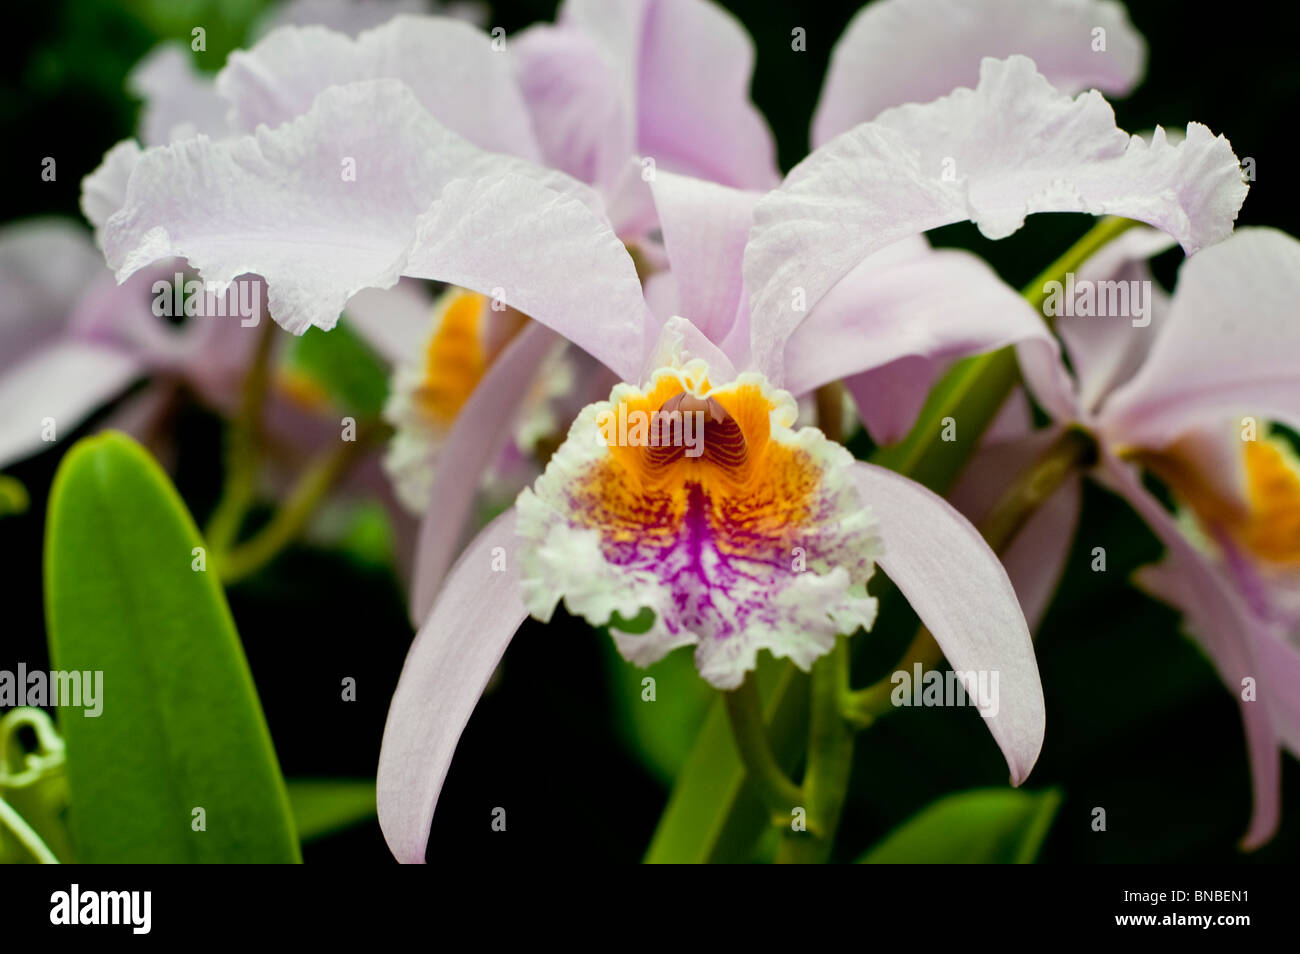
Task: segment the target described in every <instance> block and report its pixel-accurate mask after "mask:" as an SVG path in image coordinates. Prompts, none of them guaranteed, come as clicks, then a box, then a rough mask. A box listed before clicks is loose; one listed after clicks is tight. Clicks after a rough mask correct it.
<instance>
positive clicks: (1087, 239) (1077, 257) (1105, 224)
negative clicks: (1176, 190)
mask: <svg viewBox="0 0 1300 954" xmlns="http://www.w3.org/2000/svg"><path fill="white" fill-rule="evenodd" d="M1141 224H1142V223H1141V222H1136V221H1134V220H1133V219H1124V218H1119V217H1118V216H1114V215H1108V216H1106V217H1104V218H1102V219H1101V220H1099V221H1098V222H1097V224H1096V225H1094V226H1093V227H1092V228H1090V229H1089V230H1088V231H1087V232H1085V233H1084V235H1083V237H1082V238H1080V239H1079V241H1077V242H1075V243H1074V244H1073V245H1071V246H1070V247H1069V248H1068V249H1066V251H1065V254H1064V255H1062V256H1061V257H1060V258H1058V259H1057V260H1056V261H1054V262H1053V263H1052V264H1051V265H1048V266H1047V267H1046V268H1045V269H1043V270H1042V271H1041V272H1039V274H1038V277H1037V278H1035V279H1034V280H1033V281H1032V282H1030V283H1029V284H1028V285H1026V286H1025V287H1024V288H1023V289H1022V290H1021V292H1020V294H1021V295H1023V296H1024V297H1025V298H1026V299H1027V300H1028V301H1029V303H1030V304H1031V305H1033V306H1034V307H1035V308H1041V307H1042V305H1043V302H1044V301H1045V300H1046V299H1047V288H1046V285H1047V283H1048V282H1053V281H1063V280H1064V279H1065V275H1066V273H1067V272H1074V271H1078V269H1079V267H1080V266H1081V265H1082V264H1083V263H1084V262H1086V261H1087V260H1088V259H1090V258H1092V256H1093V255H1095V254H1097V251H1098V250H1099V249H1100V248H1101V247H1102V246H1104V245H1106V244H1107V243H1109V242H1112V241H1114V240H1115V239H1116V238H1118V237H1119V236H1120V235H1123V234H1124V233H1125V232H1127V231H1128V230H1129V229H1131V228H1133V227H1134V226H1136V225H1141Z"/></svg>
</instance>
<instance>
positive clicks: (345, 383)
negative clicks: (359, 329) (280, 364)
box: [285, 318, 388, 418]
mask: <svg viewBox="0 0 1300 954" xmlns="http://www.w3.org/2000/svg"><path fill="white" fill-rule="evenodd" d="M285 366H286V368H287V369H288V370H289V371H291V372H294V373H297V374H299V375H302V376H303V377H304V378H306V379H307V380H309V381H311V382H313V383H314V384H316V385H317V386H319V387H320V388H321V389H322V390H323V391H324V392H325V394H326V395H327V396H328V397H329V398H330V399H331V400H332V401H334V403H335V404H337V405H338V407H339V408H340V409H341V410H343V411H344V412H346V413H348V414H351V415H354V416H356V417H357V418H369V417H378V416H379V414H380V412H381V411H383V409H384V400H385V399H386V398H387V396H388V371H387V370H386V368H385V366H384V363H383V361H381V360H380V358H379V357H378V356H377V355H376V354H375V353H374V351H372V350H371V349H370V346H369V345H367V344H366V343H365V342H364V341H362V340H361V338H359V337H358V336H357V334H356V332H354V331H353V330H352V329H351V328H350V327H348V324H347V320H346V318H345V319H344V321H342V322H340V323H339V324H338V325H336V326H335V327H334V328H332V329H330V330H329V331H322V330H321V329H319V328H309V329H307V333H306V334H304V335H303V336H302V337H300V338H295V339H293V341H292V342H291V343H290V346H289V348H288V351H287V353H286V355H285Z"/></svg>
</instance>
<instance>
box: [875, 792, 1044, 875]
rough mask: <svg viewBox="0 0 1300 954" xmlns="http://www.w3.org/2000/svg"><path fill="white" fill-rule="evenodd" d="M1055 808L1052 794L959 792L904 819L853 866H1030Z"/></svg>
mask: <svg viewBox="0 0 1300 954" xmlns="http://www.w3.org/2000/svg"><path fill="white" fill-rule="evenodd" d="M1060 805H1061V794H1060V792H1058V791H1056V790H1055V789H1047V790H1046V791H1042V792H1025V791H1021V790H1019V789H1014V788H988V789H976V790H975V791H970V792H958V793H957V794H956V795H948V796H947V797H945V798H941V799H939V800H938V801H937V802H934V803H933V804H931V805H929V806H928V807H926V808H924V809H922V810H921V811H920V812H918V813H917V814H916V815H914V816H912V817H911V818H909V819H908V820H907V821H906V822H904V823H903V824H902V825H901V826H899V827H898V828H896V829H895V830H894V831H892V832H890V833H889V834H888V835H887V836H885V838H884V840H883V841H881V842H880V843H879V844H878V845H876V846H875V847H874V848H872V849H871V850H870V851H868V852H867V853H866V854H865V855H863V856H862V857H861V858H859V859H858V864H869V865H888V864H1008V865H1010V864H1014V865H1027V864H1033V862H1034V859H1035V858H1037V857H1038V852H1039V849H1041V848H1042V845H1043V839H1044V838H1046V837H1047V831H1048V829H1049V828H1051V827H1052V822H1053V820H1055V818H1056V810H1057V809H1058V808H1059V807H1060Z"/></svg>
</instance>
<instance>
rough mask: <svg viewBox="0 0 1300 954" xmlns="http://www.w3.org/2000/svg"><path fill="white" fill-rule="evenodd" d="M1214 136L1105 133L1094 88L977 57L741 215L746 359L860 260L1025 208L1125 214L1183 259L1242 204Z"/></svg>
mask: <svg viewBox="0 0 1300 954" xmlns="http://www.w3.org/2000/svg"><path fill="white" fill-rule="evenodd" d="M1245 195H1246V185H1245V183H1244V182H1243V181H1242V177H1241V169H1240V166H1239V165H1238V162H1237V158H1236V156H1234V155H1233V153H1232V148H1231V146H1229V144H1228V142H1227V140H1226V139H1223V138H1222V137H1218V138H1215V137H1214V136H1213V135H1211V133H1210V131H1209V130H1208V129H1206V128H1205V127H1204V126H1201V125H1198V124H1196V123H1192V124H1190V125H1189V126H1188V127H1187V138H1186V139H1185V140H1184V141H1182V142H1181V143H1179V144H1178V145H1173V144H1171V143H1170V142H1169V141H1168V140H1167V139H1166V137H1165V133H1164V130H1162V129H1157V130H1156V132H1155V134H1154V136H1153V137H1152V140H1151V142H1150V143H1148V142H1146V141H1144V140H1142V139H1140V138H1138V137H1130V136H1129V135H1127V134H1126V133H1124V132H1122V131H1121V130H1119V129H1117V128H1116V127H1115V117H1114V114H1113V112H1112V111H1111V108H1110V106H1109V105H1108V104H1107V103H1106V101H1105V100H1104V99H1102V97H1101V95H1100V94H1099V93H1097V92H1095V91H1093V92H1089V93H1084V94H1082V95H1080V96H1079V97H1078V98H1077V99H1073V100H1072V99H1070V98H1069V97H1068V96H1065V95H1064V94H1062V93H1060V92H1058V91H1057V90H1056V89H1054V88H1053V87H1052V85H1051V84H1050V83H1049V82H1048V81H1047V80H1046V79H1044V78H1043V76H1041V75H1040V74H1039V73H1038V71H1037V70H1036V69H1035V68H1034V64H1033V62H1032V61H1031V60H1029V59H1027V58H1025V57H1023V56H1013V57H1011V58H1010V59H1007V60H992V59H986V60H984V61H983V63H982V64H981V67H980V82H979V86H978V87H977V88H976V89H974V90H970V89H958V90H956V91H954V92H953V93H951V94H949V95H948V96H945V97H943V98H941V99H937V100H935V101H933V102H931V103H927V104H924V105H919V106H918V105H913V106H900V107H896V108H894V109H890V110H887V111H885V112H884V113H882V114H881V115H880V116H879V117H877V118H876V119H875V120H873V121H872V122H870V123H865V124H863V125H861V126H857V127H855V128H853V129H852V130H850V131H849V132H847V133H844V134H842V135H840V136H838V137H836V138H835V139H833V140H831V141H830V142H829V143H827V144H826V145H825V146H823V147H822V148H820V149H818V150H817V151H816V152H814V153H813V154H812V155H811V156H809V157H808V158H807V159H805V160H804V161H803V162H802V163H800V164H799V165H798V166H796V167H795V169H794V170H793V171H792V172H791V173H790V174H789V175H788V176H787V177H786V180H785V182H784V183H783V184H782V185H781V187H780V188H778V189H777V190H776V191H774V192H772V193H770V194H769V195H768V196H767V197H765V198H764V199H763V200H762V201H761V202H759V203H758V205H757V206H756V207H755V209H754V222H755V225H754V229H753V232H752V234H751V236H750V242H749V246H748V247H747V248H746V250H745V286H746V288H747V289H748V290H749V294H750V304H751V321H752V323H753V331H754V348H753V353H754V359H755V362H756V365H757V367H758V368H759V369H760V370H767V371H772V370H774V366H775V365H776V364H777V363H778V358H779V355H780V352H781V347H782V345H783V344H784V342H785V340H786V338H787V337H788V336H789V335H790V333H791V332H792V331H793V330H794V328H795V327H796V326H797V325H798V324H799V322H800V321H801V320H802V319H803V318H804V317H805V316H804V314H803V312H801V311H798V310H797V309H796V307H794V305H793V304H792V296H793V295H794V293H795V291H796V290H802V299H803V302H804V304H805V306H806V307H807V308H808V309H813V308H815V307H816V306H817V304H818V303H819V302H820V301H821V299H822V297H823V296H824V295H825V294H826V293H827V292H828V291H830V290H831V288H833V287H834V286H835V284H836V283H837V282H839V281H840V280H841V279H842V278H843V277H844V276H845V275H847V274H848V273H849V272H851V271H852V270H853V269H854V268H855V267H856V266H857V265H858V263H859V262H861V261H862V260H863V259H864V258H866V257H867V256H869V255H871V254H872V253H873V252H875V251H877V250H879V249H882V248H885V247H886V246H888V245H890V244H892V243H894V242H896V241H898V240H900V239H903V238H906V237H908V236H912V235H917V234H919V233H921V232H924V231H926V230H928V229H932V228H937V227H938V226H941V225H948V224H951V223H954V222H963V221H966V220H968V219H969V220H971V221H973V222H975V224H976V225H978V226H979V228H980V231H981V232H983V233H984V235H986V236H987V237H989V238H993V239H1000V238H1005V237H1006V236H1008V235H1011V234H1012V233H1013V232H1015V231H1016V230H1017V229H1019V228H1020V226H1021V225H1023V224H1024V220H1025V216H1026V215H1029V214H1032V213H1035V212H1087V213H1089V214H1093V215H1103V214H1114V215H1124V216H1128V217H1130V218H1134V219H1138V220H1140V221H1144V222H1148V223H1150V224H1152V225H1155V226H1156V227H1158V228H1161V229H1163V230H1164V231H1166V232H1168V233H1169V234H1170V235H1173V236H1174V237H1175V238H1177V239H1178V240H1179V241H1180V242H1181V243H1182V245H1183V247H1184V248H1185V249H1187V250H1188V251H1189V252H1192V251H1195V250H1196V249H1198V248H1200V247H1202V246H1205V245H1210V244H1213V243H1214V242H1217V241H1220V240H1222V239H1223V238H1226V237H1227V236H1228V234H1229V233H1230V232H1231V230H1232V222H1233V220H1234V219H1235V218H1236V214H1237V210H1238V209H1239V208H1240V207H1241V203H1242V201H1243V200H1244V199H1245Z"/></svg>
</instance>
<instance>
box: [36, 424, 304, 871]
mask: <svg viewBox="0 0 1300 954" xmlns="http://www.w3.org/2000/svg"><path fill="white" fill-rule="evenodd" d="M202 547H203V540H202V539H201V538H200V536H199V532H198V530H197V529H196V528H195V526H194V521H193V520H192V519H191V517H190V515H189V512H188V511H187V510H186V509H185V505H184V503H183V502H182V501H181V499H180V497H179V496H178V495H177V493H176V490H175V488H173V487H172V485H171V482H170V481H169V480H168V479H167V475H166V474H164V473H163V471H162V469H161V468H160V467H159V466H158V465H157V463H156V462H155V461H154V460H153V458H151V457H150V456H149V455H148V453H147V452H146V451H145V450H144V449H143V448H141V447H140V446H139V445H138V444H136V443H135V442H134V441H132V440H131V439H130V438H128V437H126V436H124V435H121V434H115V433H108V434H104V435H101V436H96V437H91V438H87V439H85V440H82V441H79V442H78V443H77V444H76V445H75V446H74V447H73V448H72V449H71V450H70V451H69V452H68V454H67V456H66V457H65V458H64V459H63V461H62V463H61V464H60V466H59V470H58V473H57V474H56V475H55V478H54V485H53V488H52V489H51V492H50V506H49V523H48V525H47V527H46V551H45V598H46V619H47V625H48V630H49V638H50V656H51V659H52V660H53V665H54V667H55V668H56V669H58V670H63V671H73V670H75V671H78V672H90V673H102V677H101V678H102V684H101V687H100V693H99V695H100V698H99V700H98V701H97V705H99V706H100V707H102V711H101V712H100V714H99V715H98V716H89V715H87V714H86V713H87V712H89V711H93V710H86V709H81V708H73V707H66V706H65V707H63V708H61V709H60V710H59V717H60V718H59V724H60V730H61V731H62V733H63V737H64V740H65V743H66V746H67V772H68V785H69V791H70V796H71V827H72V833H73V840H74V842H75V844H76V847H77V853H78V858H79V860H81V861H84V862H88V863H100V862H125V863H137V862H295V861H299V860H300V856H299V851H298V841H297V838H296V837H295V835H294V829H293V820H292V818H291V816H290V813H289V799H288V795H287V793H286V791H285V786H284V779H283V778H282V777H281V775H280V769H279V766H278V764H277V762H276V756H275V750H274V749H273V748H272V745H271V737H270V734H269V733H268V731H267V727H266V721H265V719H264V718H263V715H262V708H261V704H260V703H259V701H258V697H257V691H256V689H255V688H254V686H253V681H252V677H251V676H250V674H249V671H248V664H247V662H246V661H245V659H244V654H243V650H242V648H241V646H240V643H239V637H238V635H237V634H236V632H235V626H234V622H233V620H232V619H231V617H230V610H229V608H228V607H227V605H226V600H225V595H224V594H223V593H222V590H221V588H220V586H219V585H218V583H217V579H216V575H215V572H214V570H213V568H212V567H211V565H210V563H209V565H208V566H207V569H206V570H202V569H194V568H193V567H197V566H199V565H200V564H199V562H198V561H199V558H200V555H203V550H202V549H201V548H202ZM199 809H202V815H201V816H200V813H199V811H198V810H199ZM200 817H202V820H203V823H204V824H203V827H204V828H205V830H195V828H197V827H200V826H199V818H200Z"/></svg>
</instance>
